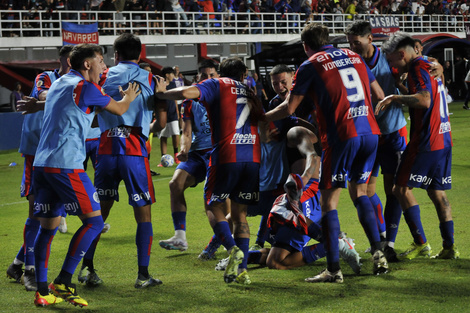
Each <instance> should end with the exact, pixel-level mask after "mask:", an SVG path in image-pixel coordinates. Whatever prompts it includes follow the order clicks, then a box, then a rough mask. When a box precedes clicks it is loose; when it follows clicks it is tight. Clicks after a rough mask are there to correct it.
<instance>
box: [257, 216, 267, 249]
mask: <svg viewBox="0 0 470 313" xmlns="http://www.w3.org/2000/svg"><path fill="white" fill-rule="evenodd" d="M267 233H268V216H265V215H262V216H261V221H260V223H259V229H258V234H257V235H256V244H258V245H259V246H260V247H264V243H265V242H266V235H267Z"/></svg>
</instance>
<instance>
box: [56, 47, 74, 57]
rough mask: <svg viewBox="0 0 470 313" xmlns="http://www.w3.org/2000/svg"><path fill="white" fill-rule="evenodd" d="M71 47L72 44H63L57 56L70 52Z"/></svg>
mask: <svg viewBox="0 0 470 313" xmlns="http://www.w3.org/2000/svg"><path fill="white" fill-rule="evenodd" d="M72 49H73V45H65V46H63V47H62V48H60V50H59V57H63V56H65V55H68V54H70V52H71V51H72Z"/></svg>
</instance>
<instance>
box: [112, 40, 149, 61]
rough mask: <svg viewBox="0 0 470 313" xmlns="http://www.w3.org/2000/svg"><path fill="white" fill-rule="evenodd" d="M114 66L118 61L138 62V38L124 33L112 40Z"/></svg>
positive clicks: (139, 46)
mask: <svg viewBox="0 0 470 313" xmlns="http://www.w3.org/2000/svg"><path fill="white" fill-rule="evenodd" d="M113 47H114V57H115V60H116V64H117V63H119V62H120V61H129V60H137V61H138V60H140V52H141V51H142V44H141V42H140V38H139V37H137V36H136V35H134V34H131V33H124V34H122V35H120V36H119V37H117V38H116V40H114V46H113Z"/></svg>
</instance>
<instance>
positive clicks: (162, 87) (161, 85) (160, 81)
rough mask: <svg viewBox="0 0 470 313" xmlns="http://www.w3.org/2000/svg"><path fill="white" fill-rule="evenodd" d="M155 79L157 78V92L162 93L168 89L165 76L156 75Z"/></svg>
mask: <svg viewBox="0 0 470 313" xmlns="http://www.w3.org/2000/svg"><path fill="white" fill-rule="evenodd" d="M154 77H155V79H156V80H157V86H156V87H155V93H161V92H165V91H166V87H167V86H168V84H167V82H166V80H165V78H163V77H161V76H158V75H155V76H154Z"/></svg>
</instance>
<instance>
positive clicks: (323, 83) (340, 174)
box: [266, 23, 388, 283]
mask: <svg viewBox="0 0 470 313" xmlns="http://www.w3.org/2000/svg"><path fill="white" fill-rule="evenodd" d="M328 37H329V36H328V28H327V27H325V26H323V25H319V24H313V23H312V24H308V25H306V26H305V27H304V29H303V31H302V34H301V39H302V42H303V46H304V50H305V52H306V54H307V56H308V57H309V59H308V60H307V61H305V62H304V63H303V64H302V65H301V66H300V67H299V69H298V70H297V73H296V76H295V85H294V87H293V89H292V91H291V95H290V97H289V100H288V101H285V102H283V103H282V104H281V105H279V106H278V107H277V108H276V109H274V110H272V111H270V112H268V113H266V119H267V120H268V121H270V120H277V119H280V118H283V117H286V116H288V115H289V114H292V113H293V112H294V111H295V109H296V108H297V107H298V106H299V105H300V103H301V101H302V100H303V99H304V98H305V97H310V98H311V99H312V100H313V101H314V103H315V106H316V117H317V122H318V126H319V133H320V137H321V139H322V148H323V151H322V167H321V173H322V174H321V180H320V190H321V194H322V197H321V208H322V212H323V218H322V231H323V238H325V245H326V251H327V269H326V270H324V271H323V272H321V273H320V274H319V275H317V276H315V277H312V278H307V279H306V280H307V281H308V282H336V283H342V282H343V274H342V273H341V268H340V265H339V250H338V240H337V238H338V237H339V232H340V227H339V219H338V213H337V209H336V208H337V205H338V200H339V195H340V192H341V188H345V187H346V181H349V184H348V185H349V186H348V187H349V194H350V196H351V199H352V201H353V202H354V205H355V206H356V208H357V211H358V216H359V220H360V222H361V224H362V226H363V228H364V231H365V233H366V235H367V237H368V239H369V243H370V245H371V253H372V254H373V259H374V269H373V271H374V274H379V273H383V272H386V271H387V269H388V263H387V260H386V258H385V256H384V254H383V252H382V251H381V250H380V235H379V232H378V229H377V225H376V223H375V213H374V209H373V207H372V204H371V202H370V200H369V198H368V197H367V182H368V180H369V176H370V173H371V171H372V167H373V163H374V160H375V156H376V151H377V144H378V136H377V135H378V134H379V128H378V126H377V122H376V121H375V118H374V112H373V110H372V103H371V94H372V96H373V97H374V98H377V99H381V98H383V91H382V89H381V88H380V86H379V84H378V83H377V81H376V80H375V77H374V75H373V74H372V73H371V72H370V70H369V68H368V67H367V65H366V64H365V63H364V62H363V60H362V58H361V57H360V56H359V55H357V54H356V53H354V52H352V51H350V50H347V49H336V48H334V47H333V46H330V45H328V42H329V38H328Z"/></svg>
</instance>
